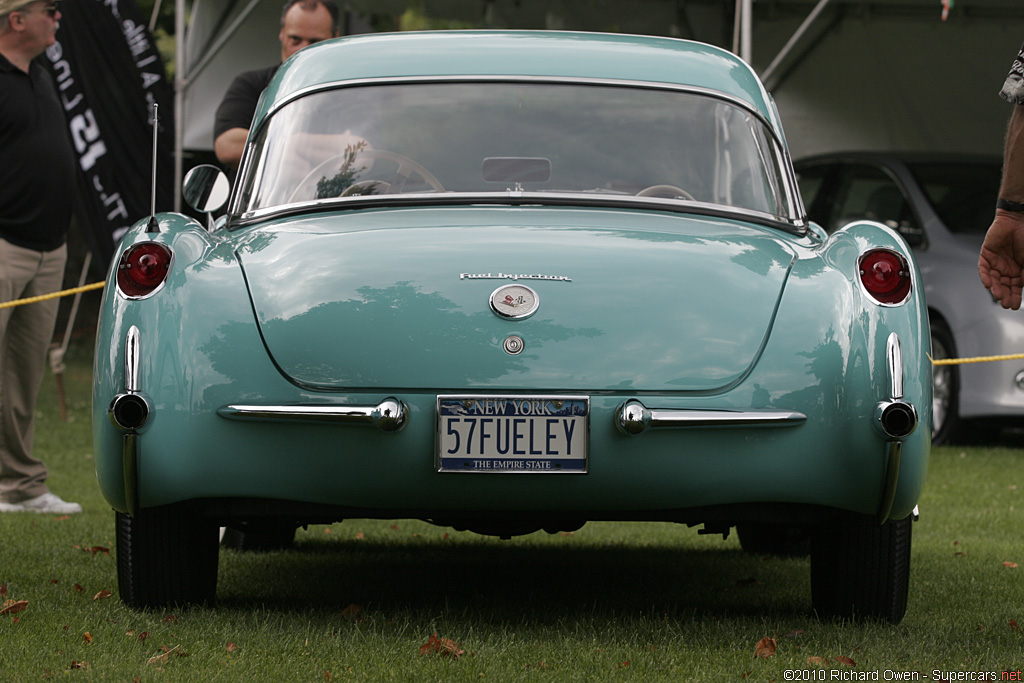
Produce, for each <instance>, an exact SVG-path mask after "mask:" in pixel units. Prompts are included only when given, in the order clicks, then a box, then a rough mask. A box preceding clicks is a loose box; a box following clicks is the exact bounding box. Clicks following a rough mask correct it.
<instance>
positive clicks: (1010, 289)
mask: <svg viewBox="0 0 1024 683" xmlns="http://www.w3.org/2000/svg"><path fill="white" fill-rule="evenodd" d="M999 95H1000V97H1002V98H1003V99H1004V100H1006V101H1008V102H1011V103H1013V105H1014V106H1013V113H1012V114H1011V116H1010V124H1009V126H1008V128H1007V132H1006V146H1005V149H1004V152H1003V178H1002V182H1001V183H1000V185H999V200H998V201H997V202H996V215H995V219H994V220H993V221H992V225H991V226H989V229H988V232H987V233H986V234H985V242H984V244H982V246H981V255H980V256H979V257H978V274H979V275H980V276H981V283H982V284H983V285H985V287H986V288H987V289H988V290H989V291H991V292H992V297H993V298H994V299H995V300H996V301H998V302H999V303H1000V305H1002V307H1003V308H1012V309H1013V310H1017V309H1019V308H1020V302H1021V284H1022V282H1024V45H1022V46H1021V49H1020V52H1019V53H1018V54H1017V58H1016V59H1015V60H1014V62H1013V66H1012V67H1011V68H1010V73H1009V74H1008V75H1007V76H1006V81H1005V82H1004V83H1003V88H1002V90H1000V91H999Z"/></svg>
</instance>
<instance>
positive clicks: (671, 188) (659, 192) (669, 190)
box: [636, 185, 697, 202]
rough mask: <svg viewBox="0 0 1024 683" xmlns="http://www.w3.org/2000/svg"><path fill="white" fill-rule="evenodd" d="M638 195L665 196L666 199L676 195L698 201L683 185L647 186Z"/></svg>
mask: <svg viewBox="0 0 1024 683" xmlns="http://www.w3.org/2000/svg"><path fill="white" fill-rule="evenodd" d="M636 196H637V197H664V198H666V199H675V198H676V197H682V198H683V199H689V200H690V201H691V202H695V201H697V200H696V199H694V197H693V195H692V194H690V193H689V192H687V191H686V190H684V189H683V188H681V187H676V186H675V185H651V186H650V187H645V188H644V189H642V190H640V191H639V192H637V193H636Z"/></svg>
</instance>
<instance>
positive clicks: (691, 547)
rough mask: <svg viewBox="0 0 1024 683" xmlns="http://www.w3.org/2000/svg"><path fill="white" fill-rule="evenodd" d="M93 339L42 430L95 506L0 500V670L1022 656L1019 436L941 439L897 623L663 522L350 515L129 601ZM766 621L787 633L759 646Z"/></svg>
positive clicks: (1017, 665) (560, 667) (245, 671)
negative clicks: (108, 496)
mask: <svg viewBox="0 0 1024 683" xmlns="http://www.w3.org/2000/svg"><path fill="white" fill-rule="evenodd" d="M88 346H89V344H88V342H87V341H80V342H79V343H78V345H77V346H76V347H73V348H72V351H71V353H70V354H69V356H70V357H69V359H68V369H67V371H66V373H65V376H64V384H65V389H66V397H67V405H68V420H67V421H66V422H64V421H62V420H61V417H60V411H59V410H58V407H57V406H58V403H57V398H56V395H57V394H56V391H55V381H54V378H53V377H52V376H48V377H47V379H46V383H45V386H44V396H43V400H42V404H41V405H40V409H39V422H38V428H39V433H38V435H37V453H38V454H40V456H41V457H42V458H43V459H44V460H45V461H46V462H47V463H48V465H49V466H50V469H51V477H50V481H49V483H50V486H51V488H52V489H53V490H54V491H55V492H56V493H58V494H60V495H61V496H63V497H65V498H66V499H69V500H75V501H78V502H80V503H82V505H83V507H84V508H85V512H84V513H83V514H81V515H75V516H71V517H63V518H61V517H55V516H46V515H35V514H25V513H22V514H3V515H0V587H2V588H0V592H3V593H5V594H4V595H2V596H0V604H2V603H3V602H4V601H27V606H26V607H25V609H23V610H22V611H19V612H8V613H7V614H3V615H0V681H33V680H45V679H49V678H60V679H62V680H83V681H84V680H89V681H93V680H98V681H106V680H110V681H132V680H140V681H159V680H166V681H197V682H202V683H208V682H212V681H240V680H256V681H263V680H274V681H277V680H282V681H284V680H287V681H324V680H335V681H337V680H366V681H391V680H394V681H435V680H436V681H481V680H491V681H692V680H698V681H728V680H735V681H740V680H752V681H785V680H864V679H865V678H864V677H867V680H870V679H871V678H870V677H872V676H874V675H876V674H877V676H878V678H877V680H900V679H902V680H913V675H915V672H920V673H921V676H920V678H919V679H918V680H977V678H974V679H969V678H965V677H964V675H965V674H966V673H974V674H980V673H983V672H990V673H992V674H994V676H995V680H1000V678H1001V676H1000V672H1002V671H1008V672H1012V675H1017V673H1016V672H1017V671H1018V670H1020V669H1022V668H1024V632H1022V630H1021V629H1022V628H1024V574H1022V572H1024V567H1018V566H1017V565H1018V564H1022V565H1024V533H1022V532H1024V501H1022V498H1021V496H1022V493H1021V491H1022V489H1024V450H1021V449H1018V448H1014V447H1009V446H1004V447H998V448H975V447H971V448H964V447H955V448H936V449H935V450H934V452H933V460H932V465H931V468H930V471H929V478H928V484H927V487H926V490H925V494H924V498H923V500H922V501H921V520H920V522H918V523H917V524H916V525H915V527H914V546H913V565H912V575H911V589H910V604H909V607H908V611H907V617H906V619H905V620H904V621H903V623H901V624H900V625H898V626H891V625H887V624H877V623H868V624H849V623H832V622H820V621H818V620H817V619H815V618H814V617H813V615H811V614H810V570H809V565H808V562H807V560H805V559H777V558H764V557H757V556H751V555H747V554H745V553H743V552H742V551H741V550H740V547H739V543H738V541H737V540H736V539H735V536H730V538H729V539H727V540H722V538H721V537H720V536H701V535H699V534H698V533H697V531H696V530H695V529H689V528H686V527H682V526H678V525H672V524H651V523H595V524H588V525H587V526H585V527H584V528H583V529H581V530H579V531H577V532H575V533H573V534H565V535H548V534H544V533H539V534H534V535H531V536H526V537H520V538H517V539H513V540H511V541H500V540H497V539H492V538H487V537H481V536H476V535H473V534H470V533H459V532H455V531H452V530H449V529H444V528H439V527H434V526H431V525H429V524H425V523H422V522H417V521H398V522H376V521H364V520H351V521H346V522H343V523H339V524H334V525H332V526H329V527H324V526H318V527H311V528H309V529H308V530H303V531H300V532H299V535H298V537H297V545H296V548H295V549H294V550H291V551H288V552H277V553H266V554H251V553H238V552H234V551H227V550H225V551H222V552H221V561H220V582H219V586H218V597H219V604H218V606H217V607H216V608H213V609H205V608H193V609H187V610H183V611H171V610H165V611H155V612H133V611H130V610H128V609H125V608H124V607H123V606H122V605H121V604H120V602H119V601H118V599H117V579H116V569H115V559H114V552H115V548H114V545H115V543H114V519H113V512H111V511H110V509H109V508H108V507H107V506H106V505H105V503H104V502H103V500H102V498H101V497H100V494H99V491H98V488H97V486H96V482H95V478H94V475H93V471H92V467H93V465H92V457H91V449H92V444H91V437H90V427H89V401H90V396H89V386H90V377H89V367H88V364H89V358H88V355H89V349H88ZM1008 443H1009V442H1008ZM1010 445H1011V446H1012V445H1013V444H1010ZM107 592H109V594H110V595H109V597H105V596H107V595H108V593H107ZM435 633H436V634H437V638H438V639H437V640H431V639H432V636H433V635H434V634H435ZM764 638H771V639H773V640H774V641H775V642H774V648H775V649H774V654H773V655H772V656H770V657H756V656H755V651H756V648H757V646H758V643H759V641H762V639H764ZM764 644H767V645H769V646H771V644H770V643H767V641H765V643H764ZM769 649H770V647H769ZM421 650H426V652H425V653H424V654H421ZM763 652H764V653H767V650H763ZM456 654H458V656H457V657H456V656H454V655H456ZM794 672H795V673H794ZM936 672H939V678H938V679H937V678H935V677H934V675H935V673H936ZM1002 679H1003V680H1020V678H1008V677H1005V678H1002Z"/></svg>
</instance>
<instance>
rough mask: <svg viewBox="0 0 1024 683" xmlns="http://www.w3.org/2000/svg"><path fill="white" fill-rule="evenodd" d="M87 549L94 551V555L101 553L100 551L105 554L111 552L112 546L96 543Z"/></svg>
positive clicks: (90, 551)
mask: <svg viewBox="0 0 1024 683" xmlns="http://www.w3.org/2000/svg"><path fill="white" fill-rule="evenodd" d="M85 551H86V552H89V553H92V554H93V555H99V554H100V553H103V554H104V555H109V554H110V548H107V547H105V546H102V545H94V546H93V547H91V548H86V549H85Z"/></svg>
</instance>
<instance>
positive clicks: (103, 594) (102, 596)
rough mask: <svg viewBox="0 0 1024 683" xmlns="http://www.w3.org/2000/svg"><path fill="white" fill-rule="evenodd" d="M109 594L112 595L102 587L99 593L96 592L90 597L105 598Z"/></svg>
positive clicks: (94, 598) (95, 598)
mask: <svg viewBox="0 0 1024 683" xmlns="http://www.w3.org/2000/svg"><path fill="white" fill-rule="evenodd" d="M111 595H113V593H111V592H110V591H108V590H107V589H106V588H104V589H103V590H101V591H100V592H99V593H97V594H96V595H94V596H92V599H93V600H105V599H106V598H109V597H110V596H111Z"/></svg>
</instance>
